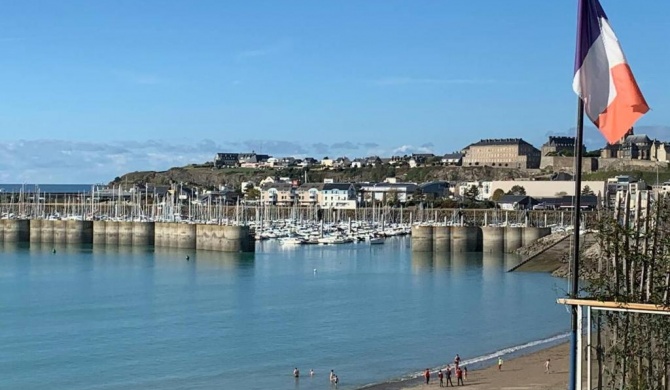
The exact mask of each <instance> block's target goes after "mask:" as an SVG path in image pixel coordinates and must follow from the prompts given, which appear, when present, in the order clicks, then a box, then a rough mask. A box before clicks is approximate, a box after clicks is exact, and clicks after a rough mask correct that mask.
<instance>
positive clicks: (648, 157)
mask: <svg viewBox="0 0 670 390" xmlns="http://www.w3.org/2000/svg"><path fill="white" fill-rule="evenodd" d="M669 149H670V148H669V144H667V143H665V142H661V141H659V140H656V139H654V140H652V139H650V138H649V137H648V136H646V135H644V134H635V132H634V130H633V129H632V128H631V129H630V130H629V131H628V132H627V133H626V135H625V136H624V137H622V138H621V139H620V140H619V142H617V143H615V144H608V145H606V146H604V147H603V148H602V149H600V150H597V151H590V152H587V151H586V150H585V148H583V149H582V152H583V164H582V166H583V168H582V169H583V172H584V173H593V172H597V171H602V170H607V169H608V168H610V167H613V166H617V164H619V165H624V166H627V167H631V166H633V167H639V169H641V170H653V169H657V170H658V169H659V168H662V169H666V168H667V166H668V150H669ZM574 153H575V138H574V137H563V136H550V137H548V139H547V141H546V142H545V143H544V144H543V145H542V146H541V147H540V148H539V149H538V148H536V147H535V146H533V145H531V144H530V143H528V142H526V141H524V140H523V139H521V138H501V139H482V140H479V141H477V142H474V143H472V144H470V145H468V146H466V147H464V148H463V149H462V150H459V151H458V152H454V153H447V154H443V155H436V154H433V153H413V154H409V155H402V156H391V157H380V156H368V157H362V158H361V157H357V158H348V157H346V156H340V157H323V158H321V159H316V158H313V157H303V158H297V157H273V156H270V155H267V154H259V153H255V152H251V153H218V154H216V156H215V158H214V161H213V162H212V163H211V164H210V166H212V167H213V169H223V170H225V169H231V168H248V169H255V170H263V169H270V168H273V169H288V168H296V169H294V172H300V175H299V176H296V175H293V176H273V175H268V176H266V177H264V178H263V179H260V180H258V181H245V182H242V183H241V185H239V187H237V188H231V187H230V186H226V185H222V186H220V188H219V189H218V191H217V190H214V191H211V190H210V191H199V190H198V189H192V190H189V191H191V192H189V194H187V195H184V194H182V195H181V196H182V197H188V198H189V199H191V198H194V199H197V200H195V201H196V202H210V203H211V202H215V203H227V204H235V203H237V202H240V201H243V202H246V203H256V204H262V205H275V206H299V207H319V208H322V209H355V208H358V207H370V206H373V205H383V206H390V207H401V206H415V205H418V206H422V207H453V208H456V207H469V208H487V207H498V208H502V209H535V210H537V209H559V208H563V209H565V208H571V207H572V203H573V196H574V195H575V193H574V192H575V188H574V182H573V181H572V180H573V174H574V169H573V164H574ZM383 166H388V167H405V168H407V169H410V170H411V169H415V168H416V169H418V168H422V167H435V166H442V167H445V169H449V168H457V167H461V168H465V169H467V168H477V167H488V168H491V169H500V170H512V169H514V170H517V171H519V172H522V176H523V177H520V178H513V179H507V180H492V179H485V178H484V179H481V180H474V181H446V180H440V181H426V182H406V181H403V180H401V179H400V178H398V177H393V176H388V177H385V178H384V179H383V180H379V181H377V182H368V181H364V182H337V181H335V180H334V179H332V178H327V177H324V178H323V180H320V181H314V180H310V176H315V175H314V174H315V173H316V172H320V173H323V172H326V173H327V172H334V171H338V170H345V169H349V170H352V169H363V168H366V167H383ZM319 176H320V177H322V176H323V175H319ZM326 176H327V175H326ZM656 184H657V185H656V186H654V185H653V183H647V182H645V181H644V180H642V179H640V178H636V177H633V176H631V175H612V176H611V177H608V178H607V179H603V180H591V181H584V182H583V183H582V195H584V196H583V198H582V207H584V208H597V207H607V206H608V205H609V204H611V202H612V201H613V197H614V194H616V193H617V192H621V191H630V192H631V194H635V193H636V192H638V191H646V190H652V187H653V189H654V190H657V191H667V190H668V189H670V183H656ZM187 187H188V186H183V185H182V186H180V187H179V188H180V189H179V191H187V190H186V189H185V188H187ZM165 188H166V191H173V192H174V191H175V187H174V185H173V186H172V187H171V189H170V188H168V187H165Z"/></svg>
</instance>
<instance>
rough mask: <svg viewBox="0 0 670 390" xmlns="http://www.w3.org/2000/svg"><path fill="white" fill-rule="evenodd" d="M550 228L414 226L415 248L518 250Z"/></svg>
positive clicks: (419, 249)
mask: <svg viewBox="0 0 670 390" xmlns="http://www.w3.org/2000/svg"><path fill="white" fill-rule="evenodd" d="M548 234H551V229H550V228H535V227H527V228H522V227H504V228H503V227H495V226H483V227H479V226H442V225H438V226H423V225H417V226H412V251H413V252H431V251H432V252H456V253H459V252H486V253H503V252H507V253H510V252H514V251H515V250H516V249H518V248H520V247H521V246H522V245H528V244H529V243H532V242H534V241H535V240H537V239H538V238H540V237H544V236H546V235H548Z"/></svg>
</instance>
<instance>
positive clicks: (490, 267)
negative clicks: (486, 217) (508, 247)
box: [412, 252, 520, 278]
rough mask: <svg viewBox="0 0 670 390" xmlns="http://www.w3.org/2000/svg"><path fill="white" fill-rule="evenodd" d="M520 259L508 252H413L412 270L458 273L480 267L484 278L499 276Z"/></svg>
mask: <svg viewBox="0 0 670 390" xmlns="http://www.w3.org/2000/svg"><path fill="white" fill-rule="evenodd" d="M519 259H520V258H519V256H517V255H513V254H507V253H483V252H466V253H461V252H412V271H413V272H426V271H428V272H431V271H433V270H434V271H439V270H447V271H449V272H451V273H455V274H458V273H461V272H465V271H470V272H472V270H476V269H479V270H481V272H482V274H483V276H484V278H488V277H493V276H496V277H497V276H499V275H500V274H501V273H502V272H506V271H507V270H508V269H509V268H511V267H513V266H514V265H516V264H517V263H518V262H519V261H520V260H519Z"/></svg>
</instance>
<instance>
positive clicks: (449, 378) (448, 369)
mask: <svg viewBox="0 0 670 390" xmlns="http://www.w3.org/2000/svg"><path fill="white" fill-rule="evenodd" d="M449 385H451V387H454V382H452V381H451V367H449V366H447V385H446V386H445V387H449Z"/></svg>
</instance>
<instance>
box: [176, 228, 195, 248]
mask: <svg viewBox="0 0 670 390" xmlns="http://www.w3.org/2000/svg"><path fill="white" fill-rule="evenodd" d="M170 227H171V228H172V230H173V231H172V236H173V237H175V236H176V242H177V248H183V249H196V236H197V235H196V228H197V225H192V224H186V223H177V224H173V225H172V226H170Z"/></svg>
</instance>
